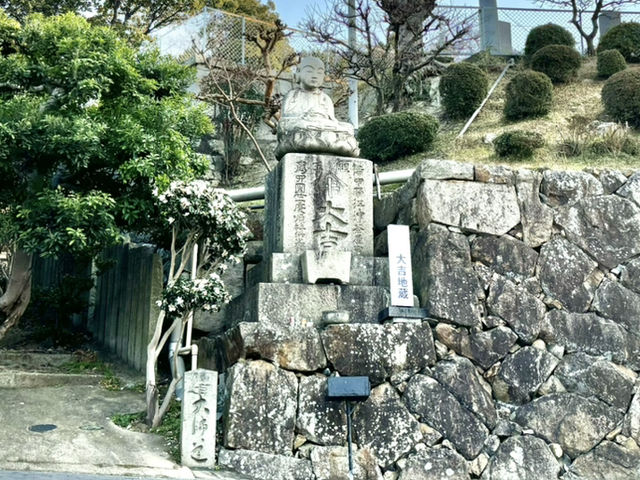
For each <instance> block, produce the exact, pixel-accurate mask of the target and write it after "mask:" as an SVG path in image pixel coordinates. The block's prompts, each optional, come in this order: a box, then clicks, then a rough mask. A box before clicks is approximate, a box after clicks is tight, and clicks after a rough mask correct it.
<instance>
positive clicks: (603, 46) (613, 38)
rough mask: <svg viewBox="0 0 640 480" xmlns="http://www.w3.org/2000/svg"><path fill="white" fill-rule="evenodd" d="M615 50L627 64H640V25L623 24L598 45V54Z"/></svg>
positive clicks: (635, 23) (616, 27)
mask: <svg viewBox="0 0 640 480" xmlns="http://www.w3.org/2000/svg"><path fill="white" fill-rule="evenodd" d="M614 49H615V50H618V51H619V52H620V53H621V54H622V56H623V57H624V59H625V60H626V61H627V62H630V63H631V62H635V63H638V62H640V23H637V22H626V23H621V24H620V25H617V26H615V27H613V28H612V29H611V30H609V31H608V32H607V33H605V34H604V37H602V40H600V44H599V45H598V52H604V51H605V50H614Z"/></svg>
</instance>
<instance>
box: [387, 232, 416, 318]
mask: <svg viewBox="0 0 640 480" xmlns="http://www.w3.org/2000/svg"><path fill="white" fill-rule="evenodd" d="M387 240H388V244H389V285H390V287H391V305H392V306H397V307H413V277H412V275H411V241H410V239H409V227H408V226H407V225H389V226H387Z"/></svg>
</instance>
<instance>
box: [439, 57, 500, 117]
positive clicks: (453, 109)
mask: <svg viewBox="0 0 640 480" xmlns="http://www.w3.org/2000/svg"><path fill="white" fill-rule="evenodd" d="M488 82H489V79H488V77H487V74H486V73H484V72H483V71H482V70H481V69H480V68H479V67H477V66H475V65H473V64H471V63H467V62H461V63H454V64H453V65H450V66H449V67H447V69H446V70H445V72H444V74H443V75H442V77H441V79H440V95H441V96H442V106H443V107H444V111H445V113H446V114H447V116H449V117H452V118H466V117H468V116H470V115H471V114H472V113H473V112H474V111H475V110H476V108H478V106H479V105H480V103H482V100H484V97H486V95H487V90H488V87H487V84H488Z"/></svg>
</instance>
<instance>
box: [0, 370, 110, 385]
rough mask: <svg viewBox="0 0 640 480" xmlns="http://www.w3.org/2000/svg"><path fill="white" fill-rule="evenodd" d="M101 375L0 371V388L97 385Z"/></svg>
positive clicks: (101, 377)
mask: <svg viewBox="0 0 640 480" xmlns="http://www.w3.org/2000/svg"><path fill="white" fill-rule="evenodd" d="M103 378H104V377H103V376H102V375H78V374H69V373H35V372H20V371H4V372H3V371H0V388H37V387H53V386H57V385H99V384H100V381H101V380H102V379H103Z"/></svg>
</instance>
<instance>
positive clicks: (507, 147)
mask: <svg viewBox="0 0 640 480" xmlns="http://www.w3.org/2000/svg"><path fill="white" fill-rule="evenodd" d="M493 146H494V148H495V151H496V154H497V155H498V156H499V157H515V158H530V157H532V156H533V154H534V152H535V150H536V149H538V148H541V147H544V138H542V135H540V134H539V133H537V132H529V131H525V130H514V131H512V132H504V133H502V134H501V135H499V136H498V137H497V138H496V139H495V140H494V141H493Z"/></svg>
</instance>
